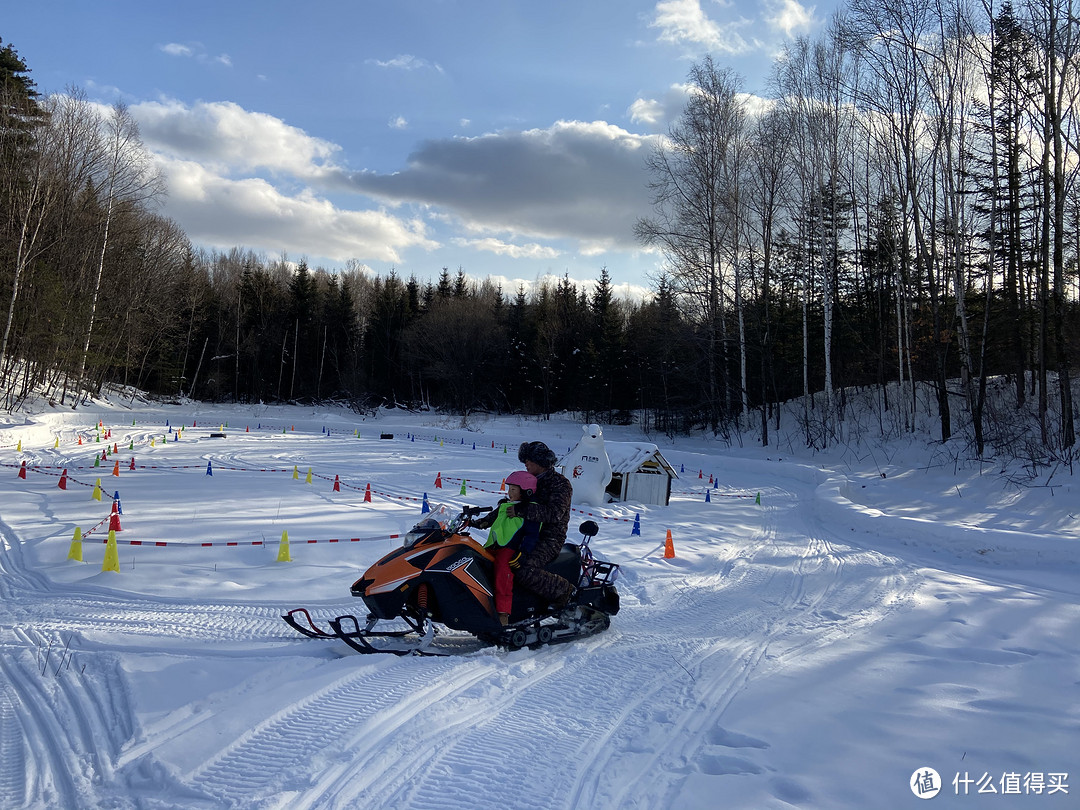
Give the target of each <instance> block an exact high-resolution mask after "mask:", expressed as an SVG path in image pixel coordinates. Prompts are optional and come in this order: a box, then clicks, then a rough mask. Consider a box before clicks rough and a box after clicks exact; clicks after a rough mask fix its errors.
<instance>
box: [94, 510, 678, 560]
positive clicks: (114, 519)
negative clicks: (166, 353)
mask: <svg viewBox="0 0 1080 810" xmlns="http://www.w3.org/2000/svg"><path fill="white" fill-rule="evenodd" d="M109 531H110V532H120V531H123V529H121V528H120V510H119V509H117V507H116V501H115V500H114V501H113V502H112V514H110V515H109ZM673 556H674V555H673Z"/></svg>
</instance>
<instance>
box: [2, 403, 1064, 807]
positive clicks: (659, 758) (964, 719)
mask: <svg viewBox="0 0 1080 810" xmlns="http://www.w3.org/2000/svg"><path fill="white" fill-rule="evenodd" d="M125 405H126V403H125ZM125 405H108V404H99V405H98V406H95V407H93V408H88V409H83V410H80V411H79V412H76V413H73V412H71V411H70V410H67V409H55V410H50V409H48V408H46V409H45V412H43V413H41V414H39V415H35V416H24V415H8V416H3V415H0V463H2V465H3V466H0V806H2V807H4V808H11V807H31V808H84V807H85V808H97V807H109V808H136V807H137V808H180V807H183V808H224V807H245V808H249V807H250V808H289V810H295V809H297V808H382V807H387V808H389V807H394V808H438V809H439V810H453V808H469V809H470V810H472V809H473V808H496V807H512V808H545V809H549V808H589V809H590V810H594V809H598V808H681V809H683V810H689V809H691V808H727V809H728V810H737V809H738V808H752V809H753V810H759V809H765V808H787V807H805V808H852V809H853V810H854V809H855V808H858V809H859V810H863V809H864V808H902V807H914V806H923V805H921V804H920V801H921V800H922V798H923V797H926V796H928V795H930V792H929V791H928V790H927V788H929V787H930V786H931V784H932V786H933V787H935V788H940V792H939V793H938V795H937V796H936V797H934V798H933V799H932V802H933V804H931V805H930V806H936V807H965V808H966V807H972V808H979V807H987V808H994V807H999V808H1003V807H1008V808H1012V807H1035V808H1042V807H1045V808H1048V809H1049V808H1066V807H1080V754H1078V753H1077V752H1078V751H1080V579H1078V576H1077V574H1078V572H1080V565H1078V559H1080V555H1078V553H1077V551H1078V549H1080V512H1078V511H1077V510H1080V505H1078V503H1077V493H1076V491H1075V488H1076V484H1077V482H1076V481H1075V479H1074V478H1072V477H1070V476H1068V475H1067V474H1064V473H1062V472H1060V471H1058V472H1057V473H1056V475H1055V476H1054V477H1053V478H1052V479H1050V480H1049V481H1047V480H1046V478H1045V477H1044V479H1043V480H1042V481H1041V482H1036V483H1043V484H1048V485H1046V486H1029V487H1019V486H1015V485H1013V484H1010V483H1009V481H1008V479H1007V478H1006V477H1004V476H1002V475H1000V474H998V473H997V472H995V471H994V470H993V469H992V468H990V467H987V468H986V469H985V470H984V471H983V472H982V474H981V475H980V474H979V472H978V471H977V470H973V469H971V468H968V469H954V466H953V464H952V463H949V462H935V461H934V458H935V455H934V452H933V451H932V450H931V449H929V448H928V447H927V446H926V445H925V444H923V443H922V440H919V441H915V442H912V443H911V444H910V445H909V446H906V447H901V446H892V447H890V448H887V449H886V450H878V451H875V452H870V451H867V452H866V453H864V454H863V455H864V457H863V459H862V460H860V461H852V458H853V456H854V455H855V454H853V453H852V452H851V451H850V449H848V448H845V452H844V455H843V456H840V455H836V456H829V455H828V454H818V455H816V456H814V457H812V458H801V459H800V458H797V457H795V456H794V454H793V453H792V452H791V450H790V447H789V448H787V451H786V452H778V451H777V449H776V448H775V447H773V448H765V449H760V448H759V449H752V448H747V447H744V448H742V449H736V450H730V449H728V448H726V447H725V446H724V445H722V444H718V443H715V442H709V441H706V440H703V439H677V440H676V441H675V442H674V443H672V442H670V441H667V440H665V439H663V437H660V439H659V440H658V443H659V445H660V449H661V451H662V452H663V453H664V454H665V456H666V457H667V459H668V460H669V461H670V462H671V463H672V464H673V465H674V466H675V468H676V469H682V470H684V472H683V475H682V477H681V478H680V480H678V481H676V482H675V485H674V493H675V494H674V497H673V499H672V503H671V505H670V506H668V507H659V506H644V505H641V504H612V505H608V506H606V507H603V508H593V507H583V508H582V509H581V511H579V512H577V513H575V516H574V519H573V520H572V522H571V535H572V537H573V536H576V535H575V533H574V531H573V529H574V528H576V526H577V523H578V522H579V521H580V520H582V519H585V518H586V516H587V514H588V515H591V516H593V517H594V518H596V519H597V521H598V522H599V523H600V524H601V531H600V534H599V536H598V537H597V538H596V539H595V540H594V543H593V545H594V548H595V549H596V551H597V553H598V554H599V555H600V556H604V557H607V558H609V559H612V560H614V561H616V562H619V563H621V564H622V567H623V577H622V579H621V581H620V582H619V590H620V593H621V595H622V605H623V607H622V611H621V612H620V613H619V614H618V615H617V616H616V617H615V618H614V619H613V620H612V626H611V628H610V630H608V631H607V632H605V633H602V634H600V635H598V636H594V637H592V638H589V639H587V640H583V641H579V642H576V643H571V644H563V645H556V646H552V647H548V648H543V649H539V650H527V649H526V650H519V651H515V652H507V651H502V650H497V649H491V648H485V649H478V650H477V649H475V647H474V649H472V651H470V652H467V653H466V654H464V655H461V656H459V657H453V658H413V657H409V658H397V657H394V656H368V657H364V656H360V655H358V654H355V653H353V652H352V651H351V650H349V649H348V648H347V647H346V646H345V645H344V644H343V643H340V642H337V641H334V642H325V641H319V640H313V639H306V638H302V637H300V636H298V635H296V634H295V633H293V631H292V630H291V629H290V628H288V627H287V626H286V625H285V623H284V622H282V621H281V619H280V618H279V617H280V614H281V613H282V612H284V611H285V610H287V609H289V608H292V607H296V606H298V605H307V606H309V607H310V608H312V613H313V615H315V616H316V617H320V618H322V617H333V616H337V615H339V614H342V613H346V612H362V606H361V605H360V604H358V602H357V600H354V599H352V598H351V597H350V596H349V592H348V589H349V585H350V584H351V583H352V582H353V580H354V579H356V578H357V576H359V574H360V573H361V572H362V571H363V570H364V569H365V568H366V567H367V566H368V565H369V564H370V563H372V562H374V561H375V560H376V559H378V558H379V557H380V556H382V555H383V554H385V553H386V552H387V551H388V550H390V549H391V548H393V547H394V546H395V545H396V544H398V543H399V542H400V541H398V540H396V539H392V538H391V535H395V534H401V533H402V532H404V531H405V530H407V529H408V528H409V526H411V525H412V524H413V523H414V522H415V521H416V520H417V518H418V517H419V514H420V502H421V499H422V498H423V495H424V494H425V493H427V495H428V497H429V499H430V500H431V502H432V503H439V502H441V503H447V504H452V505H455V506H460V505H462V504H464V503H470V504H482V505H486V504H492V503H494V502H495V500H496V499H497V497H498V494H497V491H498V489H499V483H498V482H499V481H500V480H501V478H502V477H505V475H506V474H508V473H509V472H510V471H512V470H514V469H516V468H517V467H518V466H519V465H518V464H517V461H516V458H515V448H516V447H517V445H518V444H519V443H520V442H521V441H522V440H524V439H529V440H532V439H542V440H544V441H547V442H548V444H549V445H550V446H551V447H552V449H554V450H555V451H556V452H558V453H562V452H565V451H566V450H567V449H568V448H569V446H570V445H572V444H573V443H575V442H576V441H577V438H578V437H579V436H580V434H581V425H580V424H579V423H577V422H573V421H568V420H562V421H560V420H551V421H536V420H529V419H518V418H500V419H492V420H488V421H479V422H474V424H473V425H472V426H471V427H472V429H471V430H461V429H459V428H458V427H457V422H455V421H454V420H450V419H444V418H442V417H438V416H435V415H423V416H421V415H410V414H406V413H403V412H401V411H384V412H381V413H380V415H379V416H378V417H376V418H369V419H363V418H361V417H359V416H357V415H355V414H352V413H348V412H341V411H322V410H312V409H310V408H308V409H303V408H272V407H258V408H255V407H248V408H242V407H229V408H226V407H212V406H206V405H197V404H190V405H186V406H172V407H165V406H162V407H158V406H147V405H144V406H141V407H139V406H137V407H136V409H134V410H132V409H130V408H129V407H125ZM99 421H100V422H101V425H102V430H103V431H110V430H111V437H110V438H109V439H106V440H103V441H100V442H99V441H97V440H96V439H97V437H98V435H99V432H98V431H97V430H96V426H97V424H98V422H99ZM177 428H181V429H182V430H181V433H180V436H179V438H177V435H176V429H177ZM170 431H171V432H170ZM222 432H223V433H225V434H226V436H225V437H223V438H222V437H217V438H211V433H222ZM357 432H358V434H359V435H357ZM384 433H385V434H391V433H392V434H393V436H394V437H393V438H392V439H383V438H380V435H381V434H384ZM605 435H606V438H608V439H611V440H614V439H622V440H635V439H640V438H642V437H641V436H640V435H638V434H637V433H636V431H635V430H634V429H632V428H618V427H605ZM80 437H81V438H82V442H83V443H82V444H81V445H80V444H78V439H79V438H80ZM654 440H655V439H654ZM151 442H153V445H151ZM20 445H21V449H20ZM113 445H115V446H116V452H115V453H114V452H112V450H113ZM474 445H475V449H474ZM493 445H494V446H493ZM504 447H508V448H509V452H508V453H504V452H503V448H504ZM105 448H107V450H108V454H107V456H108V457H107V459H106V460H104V461H102V460H100V456H101V453H102V450H103V449H105ZM95 458H98V463H99V465H100V466H97V467H95V466H94V460H95ZM131 459H134V465H135V469H134V470H132V469H130V466H131V464H132V461H131ZM23 461H25V462H26V471H27V472H26V478H25V480H24V479H22V478H20V476H19V474H18V473H19V469H20V468H21V465H22V462H23ZM208 463H209V464H210V465H211V466H210V470H211V471H212V475H210V474H207V467H208ZM117 465H118V470H117V472H118V473H119V475H117V476H114V475H113V470H114V467H115V466H117ZM65 468H66V470H67V475H68V479H67V489H60V488H59V486H58V484H59V480H60V475H61V471H62V470H63V469H65ZM309 471H310V474H311V478H310V483H308V473H309ZM699 471H700V477H699ZM440 474H441V477H442V480H443V483H444V486H443V488H442V489H436V488H435V479H436V476H438V475H440ZM710 475H712V476H715V477H716V478H715V485H714V486H713V487H710V485H709V483H708V480H709V476H710ZM335 477H337V479H338V482H339V487H340V491H337V492H335V491H334V490H333V482H334V479H335ZM98 478H100V480H101V488H102V489H103V490H104V495H103V497H102V500H101V501H100V502H99V501H96V500H94V499H93V498H92V497H91V492H92V487H93V485H94V483H95V481H96V479H98ZM461 479H467V481H468V484H467V494H466V495H464V496H462V495H460V486H461ZM369 485H370V488H371V501H370V502H366V501H365V497H364V495H365V492H366V490H367V488H368V486H369ZM706 491H708V494H709V500H708V501H706V500H705V495H706ZM116 493H118V494H119V496H120V502H121V509H122V513H123V514H122V516H121V522H122V532H120V533H119V534H118V535H117V538H118V540H119V544H118V550H119V560H118V561H119V568H120V570H119V571H103V570H102V563H103V559H104V551H105V547H104V545H103V544H102V541H103V540H104V539H105V536H106V531H107V528H108V524H109V512H110V506H111V503H112V496H113V495H114V494H116ZM759 494H760V503H758V500H759V498H758V496H759ZM636 516H639V517H640V528H641V531H640V535H633V534H632V532H631V528H632V525H633V520H634V518H635V517H636ZM76 527H79V528H80V530H81V532H82V534H83V536H84V540H83V543H82V555H83V561H82V562H78V561H74V560H69V559H68V555H69V551H70V549H71V545H72V539H73V537H74V532H75V529H76ZM668 530H670V531H671V533H672V538H673V542H674V546H675V550H676V557H675V558H674V559H664V557H663V550H664V540H665V536H666V532H667V531H668ZM283 532H288V538H289V541H290V554H291V558H292V560H291V562H278V561H277V557H278V552H279V542H280V540H281V537H282V533H283ZM335 538H336V539H338V540H341V541H342V542H337V543H331V542H329V541H330V540H331V539H335ZM352 538H359V539H358V540H357V541H355V542H345V541H347V540H351V539H352ZM136 541H137V542H139V543H141V544H142V545H136V544H135V542H136ZM153 543H162V544H164V545H153ZM202 543H212V545H201V544H202ZM229 543H237V545H228V544H229ZM927 769H934V770H935V771H936V772H937V774H938V776H939V779H938V780H933V779H932V778H931V779H930V780H928V779H926V778H925V774H926V772H927ZM914 774H918V775H919V776H920V778H919V779H917V780H916V781H915V783H914V788H913V787H912V777H913V775H914ZM920 789H921V790H922V794H921V796H920V795H917V794H918V793H919V791H920ZM991 793H993V795H991Z"/></svg>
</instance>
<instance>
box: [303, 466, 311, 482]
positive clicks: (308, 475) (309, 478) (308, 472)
mask: <svg viewBox="0 0 1080 810" xmlns="http://www.w3.org/2000/svg"><path fill="white" fill-rule="evenodd" d="M304 482H305V483H307V484H310V483H311V467H308V468H307V478H305V479H304Z"/></svg>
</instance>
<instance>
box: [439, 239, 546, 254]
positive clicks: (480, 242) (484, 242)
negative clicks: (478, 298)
mask: <svg viewBox="0 0 1080 810" xmlns="http://www.w3.org/2000/svg"><path fill="white" fill-rule="evenodd" d="M450 241H451V242H452V243H453V244H455V245H458V246H459V247H467V248H471V249H473V250H482V251H485V252H487V253H494V254H495V255H497V256H508V257H510V258H511V259H555V258H558V256H559V255H560V253H559V251H558V250H556V249H555V248H551V247H545V246H544V245H538V244H536V243H535V242H534V243H531V244H528V245H511V244H509V243H507V242H503V241H501V240H499V239H495V238H494V237H490V236H489V237H485V238H483V239H463V238H457V239H452V240H450Z"/></svg>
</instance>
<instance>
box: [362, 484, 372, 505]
mask: <svg viewBox="0 0 1080 810" xmlns="http://www.w3.org/2000/svg"><path fill="white" fill-rule="evenodd" d="M364 503H371V484H368V485H367V489H365V490H364Z"/></svg>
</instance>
